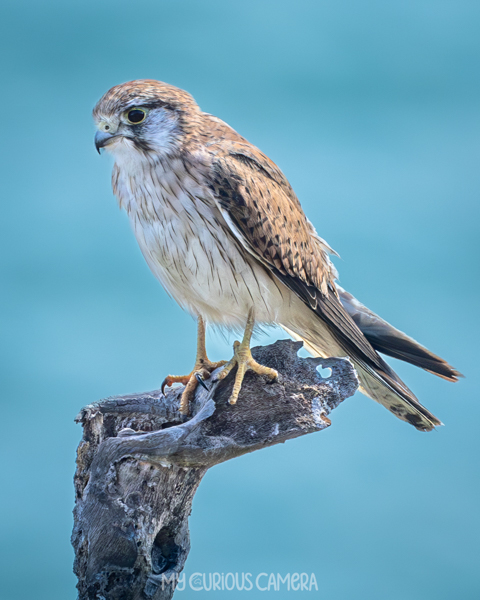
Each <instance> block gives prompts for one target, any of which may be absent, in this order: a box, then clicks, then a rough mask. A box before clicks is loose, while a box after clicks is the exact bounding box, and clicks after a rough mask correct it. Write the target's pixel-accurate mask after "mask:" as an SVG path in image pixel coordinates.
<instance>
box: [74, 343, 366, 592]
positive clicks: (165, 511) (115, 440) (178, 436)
mask: <svg viewBox="0 0 480 600" xmlns="http://www.w3.org/2000/svg"><path fill="white" fill-rule="evenodd" d="M301 347H302V343H301V342H292V341H290V340H283V341H279V342H276V343H275V344H272V345H270V346H266V347H261V346H259V347H257V348H253V349H252V354H253V356H254V358H255V359H256V360H257V361H259V362H260V363H262V364H264V365H266V366H269V367H273V368H275V369H277V371H278V372H279V373H280V375H279V379H278V381H277V382H276V383H269V382H267V380H266V379H264V378H262V377H259V376H257V375H255V374H254V373H251V372H248V373H247V374H246V376H245V380H244V383H243V386H242V391H241V393H240V397H239V399H238V403H237V404H236V405H235V406H230V405H229V404H228V398H229V396H230V392H231V389H232V387H233V378H234V373H231V374H230V375H229V376H228V377H227V378H226V379H225V380H223V381H220V382H214V381H213V380H214V377H213V378H212V379H211V380H209V390H208V392H207V391H206V390H204V389H203V388H201V387H199V388H198V390H197V394H196V397H195V401H194V404H193V406H192V415H193V416H191V417H190V418H186V417H183V416H182V415H181V414H180V413H179V412H178V407H179V403H180V393H181V389H182V388H180V389H178V388H177V389H174V390H170V391H168V392H167V394H166V396H163V395H162V393H161V392H160V391H158V390H157V391H154V392H149V393H143V394H134V395H131V396H117V397H113V398H108V399H106V400H102V401H100V402H96V403H93V404H90V405H89V406H86V407H85V408H83V409H82V410H81V411H80V413H79V415H78V416H77V418H76V420H77V422H80V423H81V424H82V426H83V439H82V441H81V442H80V444H79V446H78V450H77V470H76V474H75V493H76V500H75V509H74V529H73V534H72V544H73V547H74V550H75V562H74V571H75V574H76V575H77V577H78V584H77V588H78V598H79V600H140V599H141V600H168V599H170V598H171V597H172V596H173V593H174V588H175V585H176V581H177V578H178V575H179V574H180V573H181V571H182V570H183V568H184V565H185V561H186V559H187V556H188V553H189V550H190V538H189V531H188V517H189V515H190V512H191V506H192V500H193V497H194V494H195V492H196V490H197V487H198V485H199V484H200V481H201V480H202V477H203V476H204V474H205V473H206V471H207V470H208V469H209V468H210V467H212V466H214V465H216V464H218V463H221V462H224V461H226V460H230V459H231V458H235V457H236V456H241V455H242V454H245V453H247V452H253V451H254V450H259V449H261V448H265V447H267V446H271V445H273V444H278V443H280V442H285V441H286V440H289V439H293V438H295V437H298V436H301V435H305V434H307V433H313V432H315V431H321V430H322V429H325V428H326V427H328V426H329V425H330V420H329V419H328V414H329V413H330V412H331V411H332V410H333V409H334V408H335V407H336V406H338V405H339V404H340V402H342V401H343V400H344V399H345V398H347V397H349V396H352V395H353V394H354V392H355V390H356V389H357V387H358V381H357V377H356V374H355V371H354V369H353V366H352V364H351V363H350V362H349V361H348V360H347V359H336V358H329V359H321V358H299V357H298V356H297V352H298V350H299V349H300V348H301ZM318 365H322V366H323V367H329V368H331V370H332V374H331V376H330V377H329V378H326V379H322V377H320V375H319V374H318V371H317V366H318Z"/></svg>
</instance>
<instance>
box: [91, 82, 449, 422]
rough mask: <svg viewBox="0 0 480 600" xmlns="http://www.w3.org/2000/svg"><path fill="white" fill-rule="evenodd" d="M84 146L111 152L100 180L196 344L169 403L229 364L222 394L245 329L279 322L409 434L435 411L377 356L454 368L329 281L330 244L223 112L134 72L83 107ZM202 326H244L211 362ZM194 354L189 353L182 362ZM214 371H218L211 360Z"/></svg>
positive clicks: (264, 370)
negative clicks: (350, 370) (190, 321)
mask: <svg viewBox="0 0 480 600" xmlns="http://www.w3.org/2000/svg"><path fill="white" fill-rule="evenodd" d="M93 119H94V122H95V126H96V133H95V146H96V149H97V151H98V152H99V153H100V151H101V149H104V150H105V151H107V152H108V153H109V154H111V155H112V156H113V158H114V166H113V171H112V187H113V192H114V194H115V196H116V197H117V200H118V203H119V206H120V208H122V209H124V210H125V211H126V213H127V215H128V217H129V220H130V223H131V227H132V229H133V232H134V235H135V237H136V239H137V242H138V244H139V246H140V249H141V251H142V253H143V256H144V257H145V260H146V262H147V263H148V266H149V267H150V269H151V271H152V272H153V274H154V275H155V277H156V278H157V279H158V280H159V281H160V283H161V284H162V285H163V287H164V288H165V290H166V291H167V293H168V294H169V295H170V296H172V297H173V298H174V299H175V300H176V302H177V303H178V304H179V305H180V306H181V307H182V308H183V309H185V310H187V311H188V312H189V313H190V314H191V315H193V316H194V317H195V318H196V319H197V323H198V325H197V352H196V359H195V364H194V368H193V370H192V371H191V373H189V374H188V375H181V376H174V375H168V376H167V377H166V378H165V379H164V381H163V384H162V391H164V389H165V387H166V386H171V385H173V384H174V383H175V382H180V383H183V384H184V385H185V388H184V390H183V393H182V396H181V402H180V407H179V410H180V412H181V413H183V414H184V415H188V414H189V411H190V408H191V402H192V399H193V397H194V394H195V390H196V387H197V386H198V385H203V386H204V387H206V384H205V382H206V381H207V380H208V379H209V378H210V377H211V374H212V373H213V371H215V370H217V369H218V370H217V371H216V374H215V377H217V378H218V379H223V378H225V377H226V376H227V375H228V373H230V372H231V371H232V370H235V369H236V374H235V379H234V385H233V390H232V393H231V396H230V399H229V402H230V404H231V405H234V404H235V403H236V402H237V400H238V397H239V393H240V390H241V386H242V382H243V378H244V375H245V373H246V372H247V371H248V370H251V371H253V372H255V373H257V374H258V375H259V376H261V377H265V378H266V379H267V380H270V381H275V380H276V379H277V378H278V373H277V371H275V370H274V369H272V368H270V367H267V366H264V365H261V364H259V363H258V362H256V361H255V360H254V358H253V357H252V354H251V351H250V343H251V337H252V333H253V331H254V328H255V327H257V326H260V327H261V326H264V325H280V326H281V327H283V329H284V330H285V331H286V332H288V333H289V334H290V335H291V336H292V337H293V338H294V339H297V340H302V341H303V343H304V346H305V348H306V349H307V350H308V351H309V352H310V353H311V354H312V355H313V356H319V357H324V358H326V357H329V356H335V357H347V358H348V359H350V361H351V362H352V363H353V365H354V367H355V369H356V372H357V375H358V379H359V388H360V391H361V392H363V393H364V394H365V395H366V396H368V397H370V398H372V399H373V400H375V401H376V402H378V403H380V404H381V405H383V406H384V407H386V408H387V409H388V410H389V411H391V412H392V413H393V414H394V415H395V416H396V417H398V418H399V419H401V420H403V421H406V422H407V423H410V424H411V425H413V426H414V427H415V428H416V429H418V430H420V431H431V430H432V429H434V428H435V427H436V426H438V425H442V423H441V421H440V420H439V419H438V418H437V417H435V416H434V415H433V414H432V413H431V412H430V411H429V410H427V409H426V408H425V407H424V406H422V404H420V402H419V400H418V399H417V398H416V397H415V395H414V394H413V392H412V391H411V390H410V389H409V388H408V387H407V386H406V384H405V383H404V382H403V381H402V380H401V379H400V377H399V376H398V375H397V374H396V373H395V371H394V370H393V369H392V367H390V366H389V364H387V363H386V362H385V360H384V359H383V358H382V356H381V355H380V354H384V355H387V356H389V357H394V358H397V359H400V360H403V361H406V362H408V363H411V364H413V365H416V366H418V367H420V368H423V369H425V370H426V371H429V372H430V373H433V374H435V375H437V376H439V377H442V378H443V379H446V380H448V381H457V380H458V378H459V377H460V376H461V374H460V373H459V372H458V371H457V370H456V369H454V368H453V367H451V366H450V365H449V364H448V363H447V362H446V361H445V360H444V359H442V358H440V357H439V356H437V355H435V354H433V353H432V352H430V351H429V350H428V349H427V348H425V347H424V346H422V345H420V344H419V343H417V342H416V341H415V340H414V339H413V338H411V337H409V336H407V335H406V334H404V333H402V332H401V331H399V330H398V329H396V328H395V327H393V326H392V325H390V324H389V323H388V322H387V321H385V320H383V319H382V318H381V317H379V316H378V315H376V314H375V313H374V312H372V311H371V310H369V309H368V308H367V307H366V306H365V305H363V304H362V303H361V302H360V301H358V300H357V299H356V298H355V297H354V296H352V295H351V294H349V293H348V292H347V291H345V290H344V289H343V288H342V287H340V285H339V283H338V272H337V270H336V268H335V266H334V264H333V262H332V260H331V256H332V255H334V254H336V253H335V252H334V251H333V249H332V248H331V247H330V246H329V244H328V243H327V242H326V241H325V240H324V239H323V238H321V237H320V236H319V235H318V234H317V232H316V230H315V228H314V226H313V224H312V223H311V222H310V221H309V220H308V218H307V217H306V215H305V213H304V212H303V209H302V207H301V205H300V201H299V200H298V198H297V196H296V195H295V192H294V191H293V189H292V187H291V185H290V184H289V182H288V180H287V178H286V177H285V175H284V174H283V172H282V171H281V170H280V168H279V167H278V166H277V165H276V164H275V163H274V162H273V161H272V160H270V159H269V158H268V157H267V156H266V155H265V154H264V153H263V152H261V151H260V150H259V149H258V148H256V147H255V146H254V145H253V144H251V143H250V142H248V141H247V140H246V139H245V138H243V137H242V136H241V135H240V134H238V133H237V132H236V131H235V130H234V129H233V128H232V127H230V126H229V125H227V124H226V123H225V122H224V121H222V120H221V119H219V118H218V117H216V116H213V115H211V114H209V113H206V112H203V111H202V110H201V109H200V107H199V106H198V104H197V103H196V102H195V100H194V99H193V97H192V96H191V95H190V94H189V93H188V92H186V91H184V90H182V89H180V88H178V87H175V86H173V85H170V84H167V83H164V82H161V81H157V80H154V79H140V80H135V81H129V82H126V83H122V84H120V85H116V86H114V87H112V88H111V89H110V90H108V91H107V92H106V93H105V94H104V95H103V96H102V97H101V99H100V100H99V101H98V103H97V104H96V106H95V108H94V110H93ZM207 326H218V327H220V328H226V329H227V330H234V331H243V337H242V339H241V341H239V340H237V341H235V343H234V344H233V356H232V358H231V359H230V360H228V361H218V362H213V361H210V360H209V358H208V356H207V352H206V345H205V330H206V327H207ZM192 362H193V361H192ZM220 367H221V368H220Z"/></svg>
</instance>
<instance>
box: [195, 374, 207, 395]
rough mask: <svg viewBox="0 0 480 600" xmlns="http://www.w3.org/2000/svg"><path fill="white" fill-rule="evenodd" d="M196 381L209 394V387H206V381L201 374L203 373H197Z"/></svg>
mask: <svg viewBox="0 0 480 600" xmlns="http://www.w3.org/2000/svg"><path fill="white" fill-rule="evenodd" d="M195 379H196V380H197V381H198V383H199V384H200V385H201V386H202V387H203V388H205V389H206V390H207V392H208V387H207V385H206V383H205V380H204V379H203V377H202V374H201V373H195Z"/></svg>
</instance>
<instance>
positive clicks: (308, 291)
mask: <svg viewBox="0 0 480 600" xmlns="http://www.w3.org/2000/svg"><path fill="white" fill-rule="evenodd" d="M212 146H213V147H212V148H211V150H212V152H213V154H214V158H213V162H212V165H211V173H210V174H211V181H210V187H211V189H212V191H213V193H214V195H215V198H216V201H217V203H218V206H219V208H220V210H221V211H222V214H223V215H224V217H225V219H226V221H227V223H228V225H229V226H230V228H231V229H232V233H233V234H234V235H235V236H236V237H237V239H238V240H239V241H240V242H241V244H242V245H243V246H244V247H245V248H246V249H247V250H248V251H249V252H250V253H251V254H252V255H253V256H254V257H255V258H256V259H257V260H259V261H260V262H261V263H262V264H264V265H265V266H266V267H267V268H269V269H270V270H271V271H272V272H273V273H274V274H275V275H276V276H277V277H278V278H279V279H280V280H281V281H282V282H283V283H284V284H285V285H286V286H287V287H288V288H290V289H291V290H292V291H293V292H295V293H296V294H297V296H299V298H301V299H302V300H303V301H304V302H305V303H306V304H307V305H308V306H310V308H311V309H312V310H313V311H314V312H315V313H316V314H317V315H318V316H319V317H320V318H321V319H322V321H323V322H324V323H325V325H326V326H327V327H328V329H329V331H330V333H331V334H332V336H333V337H334V338H335V339H336V340H337V342H338V343H339V345H340V347H341V348H343V349H344V351H345V352H346V354H347V355H348V356H350V357H351V358H352V360H354V361H355V362H357V363H358V364H359V365H361V366H362V367H363V368H364V369H365V370H366V371H367V372H368V373H370V374H371V376H372V377H373V378H374V379H376V380H379V381H381V382H382V383H383V384H384V385H385V386H387V388H389V389H390V390H392V391H393V392H394V393H395V394H397V395H398V396H400V398H402V399H403V400H404V401H405V402H406V403H407V405H408V406H410V408H411V410H410V411H409V412H410V414H412V413H413V416H411V418H409V419H408V420H410V422H411V423H412V424H413V425H415V426H416V427H417V428H418V429H431V428H432V427H433V426H434V425H438V424H440V421H439V420H438V419H437V418H436V417H435V416H434V415H432V414H431V413H430V412H429V411H428V410H427V409H426V408H424V407H423V406H422V405H421V404H420V403H419V402H418V400H417V398H416V397H415V396H414V394H413V393H412V392H411V391H410V390H409V389H408V388H407V386H406V385H405V384H404V383H403V382H402V381H401V379H400V378H399V377H398V376H397V375H396V373H395V372H394V371H393V370H392V369H391V368H390V367H389V366H388V365H387V363H385V361H384V360H383V359H382V358H381V357H380V356H379V355H378V354H377V352H376V351H375V350H374V349H373V347H372V346H371V344H370V343H369V341H368V340H367V339H366V337H365V336H364V335H363V333H362V332H361V331H360V329H359V328H358V327H357V325H356V324H355V322H354V321H353V319H352V318H351V317H350V316H349V315H348V313H347V312H346V310H345V309H344V307H343V306H342V304H341V302H340V300H339V298H338V295H337V291H336V288H335V284H334V276H335V270H334V268H333V266H332V265H331V263H330V260H329V258H328V255H327V251H328V246H327V245H326V244H325V243H324V242H323V240H321V239H320V238H318V236H317V235H316V233H315V230H314V229H313V227H312V225H311V224H310V223H309V221H308V220H307V218H306V217H305V214H304V213H303V210H302V208H301V206H300V203H299V201H298V199H297V197H296V196H295V194H294V192H293V190H292V188H291V186H290V184H289V183H288V181H287V180H286V178H285V176H284V175H283V174H282V172H281V171H280V169H278V167H277V166H276V165H275V164H274V163H273V162H272V161H270V159H268V157H266V156H265V155H264V154H262V153H261V152H260V151H259V150H257V149H256V148H255V147H253V146H251V145H250V144H248V142H246V141H244V140H243V139H241V140H238V141H237V140H235V141H233V140H232V141H231V140H228V141H227V140H223V142H222V143H221V144H218V146H216V145H215V144H213V145H212ZM215 146H216V147H215Z"/></svg>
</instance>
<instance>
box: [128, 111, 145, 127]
mask: <svg viewBox="0 0 480 600" xmlns="http://www.w3.org/2000/svg"><path fill="white" fill-rule="evenodd" d="M146 116H147V113H146V112H145V111H144V110H143V109H141V108H132V109H130V110H129V111H128V113H127V121H128V122H129V123H132V125H138V124H139V123H141V122H142V121H144V120H145V117H146Z"/></svg>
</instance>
